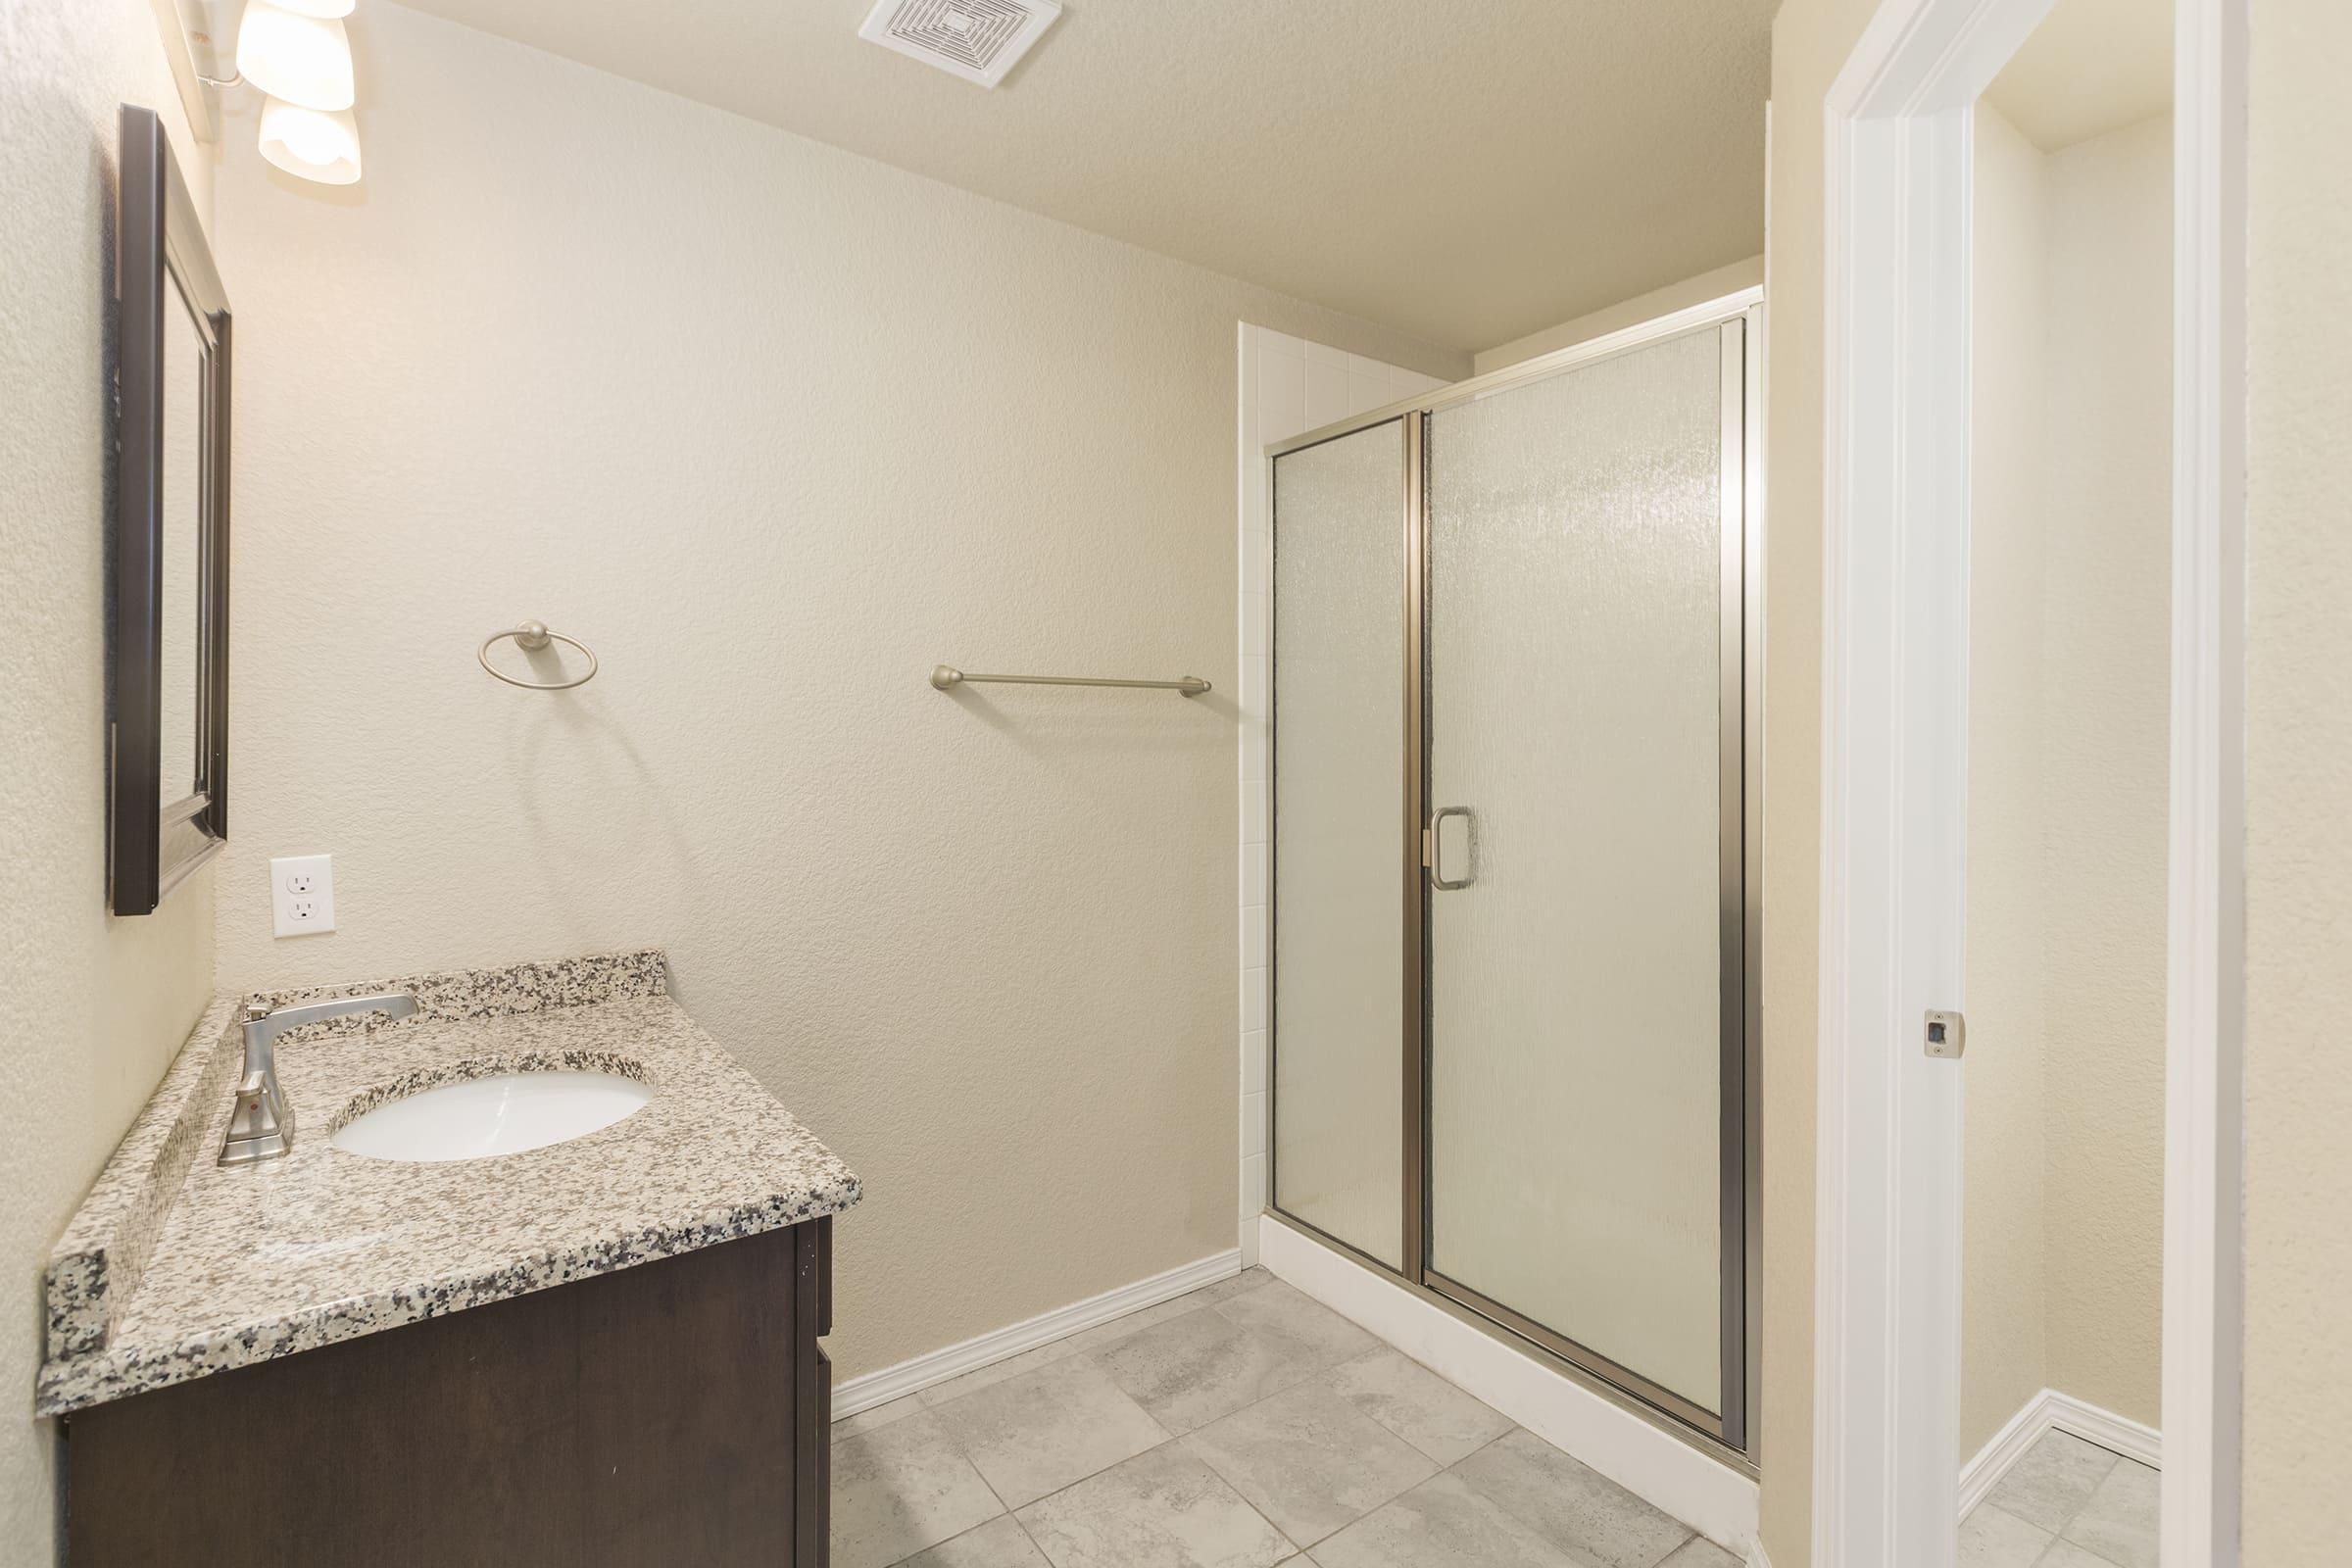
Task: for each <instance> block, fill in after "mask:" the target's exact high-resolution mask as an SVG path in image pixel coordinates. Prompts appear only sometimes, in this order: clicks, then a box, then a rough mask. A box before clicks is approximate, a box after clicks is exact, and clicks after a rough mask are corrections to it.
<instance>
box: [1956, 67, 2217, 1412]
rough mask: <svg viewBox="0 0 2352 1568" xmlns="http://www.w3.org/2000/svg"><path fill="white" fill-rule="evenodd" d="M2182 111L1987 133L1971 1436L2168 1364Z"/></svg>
mask: <svg viewBox="0 0 2352 1568" xmlns="http://www.w3.org/2000/svg"><path fill="white" fill-rule="evenodd" d="M2171 181H2172V122H2171V119H2170V117H2169V116H2159V117H2157V118H2155V119H2152V120H2143V121H2141V122H2140V123H2137V124H2133V125H2129V126H2126V127H2124V128H2122V129H2119V130H2115V131H2111V132H2109V133H2107V134H2104V135H2099V136H2094V137H2090V138H2088V139H2086V140H2083V141H2081V142H2078V143H2077V144H2075V145H2073V146H2071V147H2067V148H2065V149H2062V150H2060V151H2058V152H2054V153H2049V154H2044V153H2042V152H2040V151H2038V150H2036V149H2035V147H2034V145H2033V144H2032V143H2031V142H2029V141H2027V140H2026V138H2025V137H2024V136H2023V135H2021V134H2020V133H2019V132H2018V131H2017V130H2016V129H2015V128H2014V127H2013V126H2012V125H2011V124H2010V123H2009V122H2008V121H2007V120H2005V119H2004V118H2002V116H2001V115H2000V114H1999V113H1998V112H1997V111H1995V110H1993V109H1992V108H1990V107H1989V106H1980V108H1979V110H1978V117H1977V188H1976V212H1975V220H1976V235H1975V243H1976V262H1977V269H1976V276H1975V279H1974V286H1975V293H1974V320H1973V328H1974V331H1975V334H1976V345H1975V347H1976V353H1975V363H1974V371H1975V378H1976V383H1975V388H1974V396H1975V424H1974V438H1975V452H1974V472H1973V484H1974V495H1973V510H1974V523H1973V533H1972V539H1971V548H1972V552H1973V557H1972V562H1971V573H1970V585H1969V586H1970V601H1971V602H1970V622H1971V627H1970V670H1969V681H1970V689H1969V700H1970V726H1969V747H1970V755H1969V790H1970V795H1969V888H1968V901H1969V902H1968V944H1969V956H1968V1013H1969V1036H1970V1039H1969V1054H1968V1062H1967V1073H1968V1119H1967V1231H1966V1236H1967V1240H1966V1252H1967V1259H1966V1273H1965V1288H1966V1299H1965V1301H1964V1310H1963V1313H1962V1318H1963V1352H1962V1399H1963V1403H1962V1413H1961V1430H1960V1438H1961V1448H1962V1451H1963V1452H1968V1453H1973V1452H1974V1451H1975V1450H1976V1449H1977V1448H1978V1447H1980V1446H1982V1445H1983V1444H1984V1443H1985V1441H1986V1440H1987V1439H1989V1438H1990V1437H1991V1436H1992V1435H1993V1434H1994V1433H1995V1432H1996V1431H1998V1430H1999V1428H2000V1426H2001V1424H2002V1423H2003V1422H2005V1421H2006V1420H2008V1418H2009V1417H2010V1416H2011V1415H2013V1414H2015V1413H2016V1411H2017V1410H2018V1408H2019V1407H2020V1406H2021V1405H2022V1404H2024V1403H2025V1402H2026V1400H2027V1399H2029V1398H2031V1397H2033V1396H2034V1395H2035V1394H2037V1393H2038V1392H2039V1391H2040V1390H2041V1389H2043V1388H2044V1387H2048V1388H2055V1389H2057V1390H2059V1391H2060V1392H2062V1393H2065V1394H2069V1395H2072V1396H2074V1397H2078V1398H2082V1399H2086V1400H2088V1401H2090V1402H2091V1403H2092V1404H2095V1405H2098V1406H2100V1407H2102V1408H2104V1409H2110V1410H2114V1411H2117V1412H2119V1413H2121V1414H2123V1415H2126V1416H2129V1417H2131V1419H2133V1420H2136V1421H2142V1422H2146V1423H2148V1424H2150V1425H2154V1424H2155V1423H2156V1421H2157V1402H2158V1401H2157V1383H2158V1371H2159V1366H2160V1358H2161V1345H2160V1341H2161V1338H2162V1335H2161V1331H2160V1326H2159V1325H2160V1317H2161V1304H2162V1297H2163V1287H2162V1271H2163V1251H2164V1243H2163V1207H2164V1204H2163V1172H2164V980H2165V896H2166V895H2165V857H2166V849H2167V846H2166V835H2167V788H2166V784H2167V777H2166V775H2167V768H2168V765H2169V764H2168V754H2167V724H2168V705H2169V701H2170V624H2171V582H2170V575H2169V572H2170V551H2171V507H2172V466H2171V435H2170V427H2171V420H2172V398H2171V370H2172V364H2171V341H2170V339H2171V334H2170V330H2169V320H2170V310H2171V274H2172V268H2171V255H2172V233H2171V212H2172V202H2171Z"/></svg>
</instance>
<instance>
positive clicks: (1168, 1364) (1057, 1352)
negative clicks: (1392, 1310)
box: [833, 1269, 2131, 1568]
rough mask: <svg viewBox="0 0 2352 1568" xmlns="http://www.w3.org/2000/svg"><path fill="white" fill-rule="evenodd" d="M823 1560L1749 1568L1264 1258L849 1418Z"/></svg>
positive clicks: (944, 1567) (1220, 1567)
mask: <svg viewBox="0 0 2352 1568" xmlns="http://www.w3.org/2000/svg"><path fill="white" fill-rule="evenodd" d="M2004 1560H2005V1559H2004ZM2021 1560H2022V1559H2021ZM833 1562H834V1568H887V1565H891V1564H901V1563H903V1564H907V1565H908V1568H1274V1565H1276V1564H1280V1563H1292V1564H1298V1565H1301V1568H1408V1565H1409V1568H1737V1564H1738V1559H1737V1558H1735V1557H1733V1556H1732V1555H1731V1554H1730V1553H1729V1552H1726V1551H1724V1550H1723V1549H1722V1548H1720V1547H1718V1546H1716V1545H1715V1544H1712V1543H1710V1542H1708V1541H1705V1540H1703V1539H1701V1538H1699V1537H1697V1536H1695V1535H1694V1534H1693V1532H1692V1531H1691V1530H1690V1529H1689V1528H1688V1527H1686V1526H1684V1525H1682V1524H1680V1523H1678V1522H1677V1521H1676V1520H1674V1519H1672V1518H1669V1517H1668V1516H1667V1515H1665V1514H1663V1513H1661V1512H1659V1511H1658V1510H1657V1509H1655V1508H1653V1507H1651V1506H1650V1505H1649V1504H1648V1503H1645V1502H1643V1501H1642V1499H1641V1498H1639V1497H1636V1496H1635V1495H1633V1494H1631V1493H1629V1492H1626V1491H1625V1490H1623V1489H1622V1488H1620V1487H1618V1486H1616V1485H1615V1484H1614V1483H1612V1482H1610V1481H1608V1480H1606V1479H1605V1478H1603V1477H1601V1476H1599V1475H1597V1474H1596V1473H1594V1472H1593V1471H1592V1470H1590V1469H1588V1468H1586V1467H1585V1466H1584V1465H1582V1464H1579V1463H1578V1462H1577V1461H1576V1460H1574V1459H1572V1458H1570V1457H1568V1455H1566V1454H1564V1453H1562V1452H1561V1451H1559V1450H1558V1449H1557V1448H1554V1447H1552V1446H1549V1445H1548V1444H1545V1443H1544V1442H1543V1441H1542V1440H1541V1439H1539V1438H1537V1437H1536V1436H1535V1435H1534V1434H1532V1433H1530V1432H1528V1431H1526V1430H1524V1429H1523V1428H1520V1427H1516V1426H1514V1425H1513V1424H1512V1423H1511V1422H1510V1421H1509V1420H1507V1419H1505V1418H1504V1417H1503V1416H1501V1415H1499V1414H1497V1413H1496V1412H1495V1411H1494V1410H1492V1409H1490V1408H1489V1407H1487V1406H1486V1405H1484V1404H1482V1403H1480V1402H1479V1401H1478V1400H1476V1399H1474V1398H1472V1397H1470V1396H1469V1395H1467V1394H1465V1393H1463V1392H1462V1391H1461V1390H1459V1389H1457V1388H1455V1387H1453V1386H1452V1385H1451V1384H1449V1383H1447V1382H1446V1381H1445V1380H1444V1379H1442V1378H1440V1377H1439V1376H1438V1375H1437V1374H1435V1373H1434V1372H1431V1371H1429V1370H1427V1369H1426V1368H1424V1367H1422V1366H1420V1365H1418V1364H1416V1363H1415V1362H1413V1361H1410V1360H1407V1359H1406V1358H1405V1357H1403V1356H1402V1355H1400V1354H1398V1353H1397V1351H1395V1350H1392V1349H1390V1348H1387V1347H1386V1346H1384V1345H1382V1344H1381V1343H1380V1342H1379V1341H1377V1340H1375V1339H1373V1338H1372V1337H1371V1336H1370V1335H1368V1334H1366V1333H1365V1332H1364V1331H1363V1330H1361V1329H1359V1328H1357V1327H1356V1326H1355V1325H1354V1324H1352V1323H1349V1322H1348V1320H1347V1319H1346V1318H1343V1317H1341V1316H1340V1315H1339V1314H1337V1313H1335V1312H1333V1311H1331V1310H1329V1309H1328V1308H1326V1307H1323V1306H1321V1305H1319V1304H1317V1303H1316V1302H1314V1301H1312V1300H1310V1299H1307V1298H1306V1297H1305V1296H1303V1295H1301V1294H1299V1292H1298V1291H1296V1290H1294V1289H1292V1288H1291V1287H1290V1286H1288V1285H1286V1284H1283V1283H1282V1282H1280V1281H1278V1280H1274V1279H1272V1278H1271V1277H1270V1276H1268V1275H1267V1274H1266V1273H1265V1272H1264V1271H1263V1270H1261V1269H1251V1270H1250V1271H1248V1272H1247V1273H1244V1274H1241V1275H1239V1276H1237V1277H1235V1278H1231V1279H1227V1280H1224V1281H1221V1282H1219V1283H1218V1284H1215V1285H1211V1286H1208V1287H1206V1288H1204V1289H1201V1290H1199V1291H1195V1292H1193V1293H1192V1294H1191V1295H1189V1296H1182V1297H1178V1298H1177V1299H1174V1300H1170V1301H1164V1302H1162V1303H1160V1304H1159V1305H1157V1306H1152V1307H1148V1308H1146V1309H1144V1310H1143V1311H1140V1312H1135V1313H1132V1314H1130V1315H1129V1316H1127V1317H1123V1318H1119V1319H1116V1320H1114V1321H1112V1322H1110V1323H1106V1324H1103V1325H1101V1326H1100V1327H1098V1328H1094V1329H1090V1330H1088V1331H1087V1332H1085V1333H1083V1334H1078V1335H1074V1336H1072V1337H1071V1338H1069V1339H1067V1340H1062V1341H1058V1342H1056V1343H1054V1344H1052V1345H1048V1346H1045V1347H1042V1348H1039V1349H1036V1350H1033V1351H1030V1352H1029V1353H1028V1354H1026V1355H1020V1356H1015V1357H1014V1358H1012V1359H1011V1360H1008V1361H1003V1362H999V1363H998V1364H996V1365H994V1366H989V1367H984V1368H982V1369H980V1370H979V1371H976V1372H972V1373H969V1374H967V1375H966V1376H964V1377H961V1378H958V1379H956V1380H955V1381H952V1382H949V1383H943V1384H940V1385H938V1386H936V1387H933V1388H930V1389H926V1390H924V1391H923V1392H921V1393H920V1394H914V1395H908V1396H907V1397H904V1398H900V1399H897V1400H894V1401H892V1402H891V1403H889V1404H885V1405H881V1406H879V1407H877V1408H875V1409H871V1410H867V1411H865V1412H863V1413H861V1414H858V1415H855V1416H851V1417H849V1418H847V1419H846V1420H843V1421H839V1422H836V1423H835V1424H834V1428H833ZM2093 1568H2095V1564H2094V1565H2093ZM2125 1568H2131V1564H2130V1563H2128V1562H2127V1563H2126V1564H2125Z"/></svg>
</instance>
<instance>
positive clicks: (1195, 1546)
mask: <svg viewBox="0 0 2352 1568" xmlns="http://www.w3.org/2000/svg"><path fill="white" fill-rule="evenodd" d="M1018 1517H1019V1519H1020V1522H1021V1525H1022V1527H1023V1528H1025V1529H1026V1530H1027V1531H1028V1532H1029V1535H1030V1537H1031V1539H1033V1540H1034V1541H1036V1543H1037V1544H1038V1546H1039V1547H1040V1548H1041V1549H1042V1550H1043V1551H1044V1552H1045V1554H1046V1556H1047V1558H1048V1560H1050V1561H1051V1562H1052V1563H1053V1564H1054V1568H1271V1565H1272V1564H1274V1563H1278V1562H1281V1561H1282V1560H1283V1559H1284V1558H1286V1557H1289V1556H1291V1555H1293V1553H1294V1552H1295V1551H1296V1549H1297V1548H1296V1546H1295V1545H1294V1544H1293V1543H1292V1542H1290V1541H1289V1540H1287V1539H1285V1538H1284V1537H1283V1536H1282V1535H1281V1534H1280V1533H1279V1532H1278V1531H1276V1530H1275V1528H1274V1527H1273V1526H1272V1525H1270V1524H1268V1523H1266V1521H1265V1519H1264V1518H1263V1516H1261V1515H1260V1514H1259V1513H1258V1512H1257V1510H1256V1509H1254V1508H1252V1507H1250V1504H1249V1503H1247V1502H1245V1501H1243V1500H1242V1497H1241V1495H1240V1494H1238V1493H1236V1492H1235V1491H1234V1490H1233V1489H1232V1488H1231V1487H1229V1486H1227V1485H1226V1484H1225V1482H1224V1481H1223V1480H1222V1479H1221V1478H1220V1477H1219V1476H1218V1475H1217V1473H1216V1472H1215V1471H1213V1470H1211V1469H1209V1467H1208V1466H1207V1465H1205V1464H1202V1463H1201V1461H1200V1460H1199V1459H1198V1458H1195V1457H1194V1456H1193V1455H1192V1454H1190V1453H1187V1452H1185V1451H1184V1449H1183V1448H1182V1447H1180V1446H1177V1445H1174V1444H1170V1445H1168V1446H1165V1447H1159V1448H1154V1449H1152V1451H1151V1452H1150V1453H1146V1454H1142V1455H1139V1456H1138V1457H1136V1458H1133V1459H1130V1460H1128V1461H1127V1462H1126V1463H1124V1464H1121V1465H1117V1466H1115V1467H1113V1468H1111V1469H1109V1470H1105V1471H1103V1473H1102V1474H1101V1475H1099V1476H1096V1477H1094V1478H1092V1479H1091V1480H1087V1481H1081V1482H1079V1483H1078V1484H1077V1485H1076V1486H1074V1487H1071V1488H1070V1489H1069V1490H1067V1491H1066V1492H1056V1493H1055V1494H1054V1495H1052V1496H1050V1497H1047V1498H1044V1499H1043V1500H1041V1501H1038V1502H1033V1503H1031V1504H1030V1505H1029V1506H1028V1507H1026V1508H1023V1509H1022V1510H1021V1511H1020V1514H1019V1516H1018Z"/></svg>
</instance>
